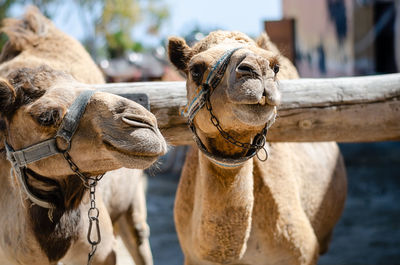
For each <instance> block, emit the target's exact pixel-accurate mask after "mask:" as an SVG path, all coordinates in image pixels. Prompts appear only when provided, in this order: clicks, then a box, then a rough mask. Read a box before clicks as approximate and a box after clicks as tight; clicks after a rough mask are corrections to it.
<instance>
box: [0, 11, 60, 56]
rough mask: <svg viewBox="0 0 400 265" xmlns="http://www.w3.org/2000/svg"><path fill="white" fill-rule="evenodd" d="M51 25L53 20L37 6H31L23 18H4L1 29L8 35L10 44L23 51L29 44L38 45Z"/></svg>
mask: <svg viewBox="0 0 400 265" xmlns="http://www.w3.org/2000/svg"><path fill="white" fill-rule="evenodd" d="M51 27H52V22H51V21H50V20H48V19H47V18H46V17H45V16H44V15H43V14H42V13H41V12H40V11H39V9H38V8H37V7H35V6H29V7H28V8H27V11H26V12H25V14H24V16H23V18H22V19H14V18H7V19H4V20H3V23H2V27H1V29H0V31H1V32H3V33H5V34H6V35H7V36H8V38H9V42H8V46H12V48H13V49H14V50H16V51H22V50H24V49H26V48H27V46H35V45H37V44H38V42H39V39H40V38H43V37H44V36H46V35H47V33H48V31H49V29H50V28H51Z"/></svg>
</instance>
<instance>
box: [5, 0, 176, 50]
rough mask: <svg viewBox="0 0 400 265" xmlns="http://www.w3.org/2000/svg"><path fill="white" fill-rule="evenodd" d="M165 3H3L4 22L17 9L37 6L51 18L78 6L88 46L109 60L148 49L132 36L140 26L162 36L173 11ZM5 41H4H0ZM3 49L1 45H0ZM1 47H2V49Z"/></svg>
mask: <svg viewBox="0 0 400 265" xmlns="http://www.w3.org/2000/svg"><path fill="white" fill-rule="evenodd" d="M163 1H164V0H73V1H67V2H66V1H62V0H0V19H3V18H4V17H6V16H9V15H10V14H9V10H10V9H11V7H12V6H13V5H20V6H21V7H24V6H25V5H27V4H32V5H36V6H38V7H39V9H40V10H41V11H42V12H43V13H44V14H45V15H46V16H48V17H49V18H54V17H55V16H56V15H57V11H59V8H65V7H67V6H71V4H74V8H75V9H77V10H78V12H79V18H80V23H81V25H82V26H83V28H84V31H85V33H86V36H85V39H84V40H81V41H83V42H84V44H85V47H86V48H87V49H88V50H89V52H90V53H91V54H92V55H93V56H95V57H96V54H97V53H98V50H99V48H101V46H103V45H104V47H103V49H105V50H106V51H107V53H108V55H109V56H111V57H118V56H121V55H123V54H124V53H125V51H127V50H134V51H141V50H143V49H144V47H143V46H142V45H141V44H140V42H139V41H137V40H133V39H132V32H133V30H134V28H135V27H136V26H138V25H139V24H140V23H146V30H147V32H148V33H149V34H153V35H154V34H155V35H156V34H158V32H159V30H160V28H161V26H162V24H163V23H164V22H165V21H166V20H167V19H168V18H169V16H170V13H169V8H168V6H167V5H166V4H165V3H164V2H163ZM0 41H1V40H0ZM0 45H1V42H0ZM0 47H1V46H0Z"/></svg>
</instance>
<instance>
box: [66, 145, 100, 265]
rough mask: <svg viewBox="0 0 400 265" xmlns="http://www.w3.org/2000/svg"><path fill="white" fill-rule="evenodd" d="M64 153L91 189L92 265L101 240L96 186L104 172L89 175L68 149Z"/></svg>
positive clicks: (89, 230)
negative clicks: (79, 165)
mask: <svg viewBox="0 0 400 265" xmlns="http://www.w3.org/2000/svg"><path fill="white" fill-rule="evenodd" d="M62 154H63V156H64V158H65V160H67V162H68V164H69V166H70V168H71V170H72V171H73V172H74V173H75V174H76V175H77V176H78V177H79V178H80V179H81V181H82V183H83V185H84V186H85V188H87V189H89V200H90V208H89V210H88V218H89V228H88V233H87V240H88V242H89V244H90V246H91V250H90V252H89V254H88V261H87V265H90V264H91V262H92V259H93V256H94V254H95V253H96V250H97V245H98V244H99V243H100V242H101V233H100V224H99V214H100V211H99V209H98V208H97V206H96V186H97V183H98V182H99V181H100V180H101V179H102V178H103V176H104V174H102V175H98V176H95V177H88V176H86V175H85V174H83V173H82V172H81V171H80V170H79V167H78V166H77V165H76V164H75V162H74V161H73V160H72V157H71V155H70V154H69V153H68V151H64V152H63V153H62Z"/></svg>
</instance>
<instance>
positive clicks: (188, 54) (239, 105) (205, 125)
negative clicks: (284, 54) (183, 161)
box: [168, 31, 280, 157]
mask: <svg viewBox="0 0 400 265" xmlns="http://www.w3.org/2000/svg"><path fill="white" fill-rule="evenodd" d="M267 40H268V39H267ZM268 41H269V40H268ZM264 42H265V41H264ZM259 43H262V41H260V42H259ZM261 46H263V47H261ZM261 46H260V45H259V44H257V43H256V42H255V41H253V40H252V39H250V38H249V37H248V36H246V35H245V34H242V33H240V32H227V31H216V32H212V33H210V34H209V35H208V36H207V37H206V38H204V39H203V40H201V41H200V42H198V43H196V44H195V45H194V46H193V47H189V46H188V45H187V44H186V42H185V41H184V40H183V39H182V38H177V37H172V38H170V39H169V43H168V53H169V57H170V60H171V62H172V63H173V64H174V65H175V66H176V67H177V68H178V69H179V70H180V71H182V72H183V73H184V74H185V75H186V78H187V98H188V102H189V103H188V104H189V105H190V104H191V103H192V102H193V99H196V98H198V96H199V91H201V90H202V88H203V87H204V84H206V85H208V86H209V90H210V93H209V99H210V105H211V107H212V112H213V114H214V115H215V117H216V118H217V119H218V121H219V124H220V126H221V128H222V129H223V130H224V131H226V132H227V133H228V134H229V135H230V136H232V138H234V139H235V140H238V141H240V142H242V143H251V142H252V141H253V139H254V137H255V136H256V135H257V134H258V133H259V132H260V131H261V130H262V129H263V128H264V127H265V126H266V125H267V124H268V126H269V125H271V124H272V123H273V122H274V120H275V116H276V107H277V106H278V105H279V101H280V93H279V91H278V87H277V82H276V81H277V79H278V75H279V73H278V72H279V67H280V62H279V60H280V58H279V53H278V51H277V50H276V49H268V47H267V45H261ZM229 56H230V59H228V60H224V59H225V58H228V57H229ZM224 63H225V64H227V66H226V69H225V71H222V73H220V76H221V77H220V78H217V79H219V80H217V82H218V81H219V83H218V84H217V85H216V87H213V85H212V84H210V82H211V83H213V77H214V76H217V75H218V73H215V72H218V71H219V69H220V68H221V67H220V66H221V65H222V64H224ZM210 73H211V74H210ZM214 79H215V78H214ZM214 83H216V82H214ZM189 108H190V107H189ZM189 112H190V110H189ZM189 116H190V113H189ZM211 118H212V116H211V114H210V111H209V110H208V109H207V104H205V107H202V108H201V109H200V110H199V111H198V112H197V113H196V114H195V116H194V118H193V125H194V126H195V127H196V131H197V134H198V136H199V138H200V139H201V141H202V142H203V143H204V145H205V146H206V148H207V149H208V151H210V152H212V153H219V154H220V155H224V156H233V157H235V156H236V157H237V156H241V155H243V154H244V152H246V150H244V149H243V148H240V147H237V146H235V145H232V144H231V143H229V142H228V141H226V139H222V136H221V132H220V131H219V130H218V128H217V126H215V122H212V120H211ZM189 119H190V118H189ZM213 123H214V124H213ZM224 138H225V137H224Z"/></svg>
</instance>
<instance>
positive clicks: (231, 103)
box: [168, 31, 347, 265]
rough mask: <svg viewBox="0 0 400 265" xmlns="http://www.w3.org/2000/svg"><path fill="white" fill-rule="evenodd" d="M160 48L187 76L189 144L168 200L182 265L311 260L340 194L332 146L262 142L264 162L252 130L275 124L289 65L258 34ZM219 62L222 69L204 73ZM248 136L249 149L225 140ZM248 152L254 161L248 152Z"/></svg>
mask: <svg viewBox="0 0 400 265" xmlns="http://www.w3.org/2000/svg"><path fill="white" fill-rule="evenodd" d="M168 48H169V57H170V60H171V62H172V63H173V64H174V65H175V66H176V67H177V68H178V69H179V70H181V71H183V72H184V73H185V74H186V77H187V98H188V101H189V103H192V105H191V106H189V109H188V112H189V113H188V114H189V115H192V117H194V119H193V126H194V128H193V131H194V132H195V139H197V143H198V146H199V147H197V146H193V147H192V149H191V151H189V153H188V155H187V157H186V161H185V164H184V167H183V172H182V175H181V179H180V183H179V186H178V191H177V196H176V201H175V210H174V216H175V224H176V229H177V232H178V237H179V241H180V244H181V247H182V250H183V252H184V255H185V264H186V265H192V264H197V265H199V264H204V265H210V264H255V265H257V264H260V265H261V264H262V265H266V264H316V262H317V259H318V256H319V254H320V253H322V252H324V251H326V250H327V247H328V243H329V241H330V237H331V234H332V230H333V227H334V225H335V224H336V222H337V221H338V219H339V217H340V215H341V212H342V210H343V205H344V201H345V197H346V187H347V186H346V185H347V184H346V183H347V182H346V173H345V169H344V165H343V161H342V158H341V155H340V152H339V149H338V147H337V145H336V144H335V143H332V142H331V143H266V144H265V146H264V148H266V149H268V150H269V158H268V160H267V161H265V162H262V161H261V160H264V158H265V153H264V149H263V148H261V147H262V146H263V143H264V142H263V136H262V135H263V131H262V130H263V128H264V127H265V126H266V124H267V126H269V125H271V124H272V123H273V121H274V120H275V116H276V107H277V106H278V104H279V100H280V94H279V87H278V84H277V80H279V79H290V78H297V77H298V75H297V72H296V69H295V68H294V66H293V65H292V64H291V63H290V62H289V61H288V59H286V58H285V57H283V56H282V55H281V54H280V53H279V51H278V50H277V48H276V47H275V46H274V45H273V44H272V43H271V42H270V41H269V39H268V36H267V35H263V36H262V37H260V38H259V40H258V41H257V42H254V41H253V40H252V39H250V38H249V37H247V36H246V35H244V34H242V33H239V32H226V31H216V32H212V33H210V34H209V35H208V36H207V37H206V38H204V39H203V40H201V41H200V42H198V43H197V44H195V45H194V46H193V47H189V46H187V44H186V43H185V41H184V40H183V39H181V38H178V37H172V38H170V39H169V44H168ZM237 48H238V49H237ZM229 56H231V57H230V60H229V59H228V60H227V61H226V60H224V58H228V57H229ZM224 62H225V63H227V67H226V70H225V72H223V71H222V73H221V72H220V73H219V76H220V77H218V75H214V73H215V72H217V71H219V69H221V68H220V66H221V65H223V64H224ZM210 73H211V74H210ZM214 77H215V78H214ZM218 79H219V84H218ZM210 80H211V81H210ZM215 80H217V81H216V84H214V87H213V82H214V81H215ZM202 89H203V90H202ZM204 89H205V90H207V91H210V92H209V95H210V101H209V102H207V100H206V97H205V98H204V99H205V100H206V103H205V105H204V106H203V107H201V106H202V105H196V104H197V103H198V102H199V101H197V99H199V98H202V93H203V92H204ZM199 91H200V92H199ZM196 106H199V108H200V110H199V111H198V112H197V113H196ZM209 109H212V113H213V115H214V116H215V118H212V116H211V114H210V111H209ZM189 117H190V116H189ZM217 121H218V122H217ZM218 123H219V127H220V129H219V130H218V129H217V127H216V126H215V125H214V124H218ZM222 130H223V131H224V132H222V133H221V132H220V131H222ZM260 131H261V132H262V133H261V134H260ZM257 134H259V135H258V136H257V137H258V140H257V141H256V142H257V143H258V144H259V146H257V148H250V146H247V147H249V148H250V149H249V150H248V149H246V148H242V147H239V146H236V145H234V144H232V143H231V142H234V143H236V144H238V142H241V143H247V144H250V143H253V144H255V143H254V141H255V140H254V138H255V137H256V135H257ZM196 135H197V136H196ZM223 135H225V137H224V136H223ZM267 137H268V136H267ZM226 138H228V139H229V141H230V142H229V141H228V140H226ZM233 139H234V140H233ZM238 145H240V144H238ZM245 146H246V145H245ZM253 147H254V146H253ZM260 148H261V149H260ZM257 149H260V152H259V156H260V159H257V156H253V157H251V156H252V155H254V154H255V152H254V151H255V150H257ZM244 157H248V158H249V159H247V160H246V159H244Z"/></svg>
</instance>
